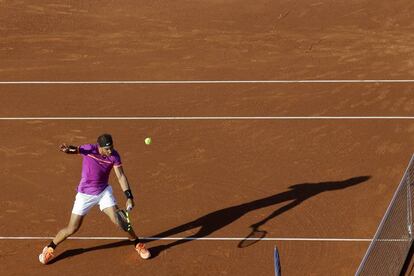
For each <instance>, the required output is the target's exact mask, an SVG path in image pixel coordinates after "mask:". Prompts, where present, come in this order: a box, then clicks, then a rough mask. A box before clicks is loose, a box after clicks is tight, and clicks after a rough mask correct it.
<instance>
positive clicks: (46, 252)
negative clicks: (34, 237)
mask: <svg viewBox="0 0 414 276" xmlns="http://www.w3.org/2000/svg"><path fill="white" fill-rule="evenodd" d="M53 251H54V250H53V248H52V247H48V246H46V247H45V248H43V251H42V253H41V254H40V255H39V261H40V262H41V263H42V264H47V263H48V262H50V260H52V259H53Z"/></svg>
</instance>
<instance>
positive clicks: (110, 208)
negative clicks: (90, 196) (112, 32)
mask: <svg viewBox="0 0 414 276" xmlns="http://www.w3.org/2000/svg"><path fill="white" fill-rule="evenodd" d="M99 207H100V209H101V211H102V212H104V213H105V214H106V215H107V216H108V217H109V219H110V220H111V221H112V223H114V224H115V225H117V226H118V227H119V228H120V229H122V227H121V225H120V222H119V217H118V215H117V213H116V212H117V210H118V206H117V205H116V200H115V197H114V195H113V193H112V188H110V186H109V188H108V189H106V190H105V192H104V194H103V196H102V198H101V200H100V201H99ZM126 232H127V235H128V239H129V240H130V241H133V242H134V246H135V249H136V251H137V252H138V254H139V255H140V256H141V258H143V259H149V258H150V257H151V254H150V252H149V251H148V250H147V249H146V248H145V245H144V244H143V243H142V242H140V240H139V238H138V236H137V235H136V234H135V231H134V229H133V227H131V228H130V229H129V230H128V231H126Z"/></svg>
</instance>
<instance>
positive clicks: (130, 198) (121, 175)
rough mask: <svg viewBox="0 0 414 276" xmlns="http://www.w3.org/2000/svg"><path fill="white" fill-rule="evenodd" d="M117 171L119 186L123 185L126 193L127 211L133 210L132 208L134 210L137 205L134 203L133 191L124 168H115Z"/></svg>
mask: <svg viewBox="0 0 414 276" xmlns="http://www.w3.org/2000/svg"><path fill="white" fill-rule="evenodd" d="M114 170H115V174H116V176H117V178H118V181H119V184H120V185H121V188H122V191H123V192H124V194H125V196H126V198H127V201H126V209H127V210H132V208H134V206H135V203H134V197H133V196H132V191H131V188H130V186H129V182H128V179H127V177H126V175H125V173H124V170H123V169H122V167H114Z"/></svg>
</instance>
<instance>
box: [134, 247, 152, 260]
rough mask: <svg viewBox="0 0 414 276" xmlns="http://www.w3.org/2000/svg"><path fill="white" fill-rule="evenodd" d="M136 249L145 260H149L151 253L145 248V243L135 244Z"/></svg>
mask: <svg viewBox="0 0 414 276" xmlns="http://www.w3.org/2000/svg"><path fill="white" fill-rule="evenodd" d="M135 250H136V251H137V252H138V254H139V256H140V257H141V258H143V259H144V260H147V259H149V258H150V257H151V253H150V252H149V251H148V249H146V248H145V244H143V243H138V244H137V245H136V246H135Z"/></svg>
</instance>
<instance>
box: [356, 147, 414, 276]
mask: <svg viewBox="0 0 414 276" xmlns="http://www.w3.org/2000/svg"><path fill="white" fill-rule="evenodd" d="M413 159H414V155H413V156H412V157H411V160H410V163H409V165H408V167H407V169H406V171H405V173H404V176H403V178H402V180H401V182H400V185H399V186H398V188H397V190H396V191H395V193H394V196H393V198H392V200H391V203H390V205H389V206H388V208H387V211H386V212H385V215H384V217H383V218H382V221H381V223H380V225H379V227H378V229H377V232H376V233H375V236H374V238H373V240H372V241H371V243H370V245H369V247H368V250H367V252H366V253H365V256H364V258H363V260H362V262H361V264H360V266H359V268H358V270H357V272H356V274H355V275H361V276H362V275H376V276H379V275H387V276H389V275H399V274H400V272H401V270H402V268H403V265H404V263H405V260H406V258H407V255H408V252H409V250H410V247H411V244H412V241H413V233H412V231H413V218H412V211H413V202H412V198H413V192H414V191H413V190H414V189H413V188H414V187H413V181H414V160H413Z"/></svg>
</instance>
